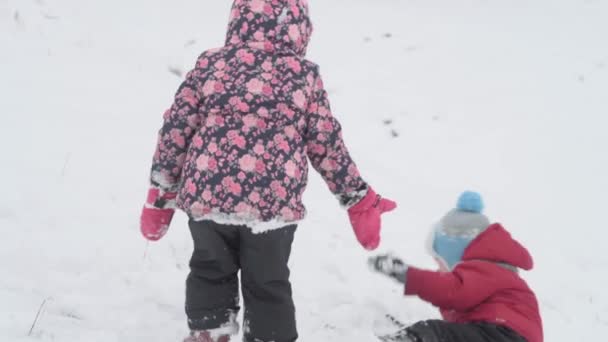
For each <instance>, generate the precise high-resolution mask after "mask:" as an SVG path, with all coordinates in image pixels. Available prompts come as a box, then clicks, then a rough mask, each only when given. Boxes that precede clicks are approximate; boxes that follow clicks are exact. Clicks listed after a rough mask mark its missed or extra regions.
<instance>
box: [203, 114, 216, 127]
mask: <svg viewBox="0 0 608 342" xmlns="http://www.w3.org/2000/svg"><path fill="white" fill-rule="evenodd" d="M205 126H207V127H213V126H215V115H209V116H208V117H207V119H205Z"/></svg>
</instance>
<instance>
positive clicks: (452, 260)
mask: <svg viewBox="0 0 608 342" xmlns="http://www.w3.org/2000/svg"><path fill="white" fill-rule="evenodd" d="M482 212H483V200H482V199H481V195H480V194H478V193H477V192H472V191H465V192H464V193H462V194H461V195H460V197H459V198H458V202H457V204H456V208H454V209H452V210H450V211H449V212H448V213H447V214H446V215H445V216H444V217H443V218H442V219H441V221H439V223H437V225H436V226H435V229H434V231H433V240H432V249H433V253H434V254H435V255H436V256H437V257H439V259H440V260H441V261H442V262H444V263H445V266H447V268H448V269H449V270H452V269H453V268H454V266H456V264H458V263H459V262H460V261H462V256H463V254H464V251H465V249H466V248H467V247H468V246H469V244H470V243H471V241H473V240H474V239H475V238H476V237H477V236H478V235H479V234H480V233H481V232H483V231H484V230H486V228H488V226H490V221H489V220H488V218H487V217H486V216H485V215H483V214H482Z"/></svg>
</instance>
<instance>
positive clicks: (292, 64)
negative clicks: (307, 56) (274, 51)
mask: <svg viewBox="0 0 608 342" xmlns="http://www.w3.org/2000/svg"><path fill="white" fill-rule="evenodd" d="M287 66H288V67H289V68H290V69H291V70H293V71H294V72H298V73H299V72H300V71H302V66H301V65H300V62H298V61H297V60H296V59H295V58H293V57H289V58H287Z"/></svg>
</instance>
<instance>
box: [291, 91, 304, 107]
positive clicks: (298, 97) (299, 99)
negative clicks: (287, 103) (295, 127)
mask: <svg viewBox="0 0 608 342" xmlns="http://www.w3.org/2000/svg"><path fill="white" fill-rule="evenodd" d="M292 96H293V102H294V103H295V104H296V106H298V107H299V108H300V109H305V108H306V96H304V92H303V91H302V90H296V91H295V92H294V93H293V95H292Z"/></svg>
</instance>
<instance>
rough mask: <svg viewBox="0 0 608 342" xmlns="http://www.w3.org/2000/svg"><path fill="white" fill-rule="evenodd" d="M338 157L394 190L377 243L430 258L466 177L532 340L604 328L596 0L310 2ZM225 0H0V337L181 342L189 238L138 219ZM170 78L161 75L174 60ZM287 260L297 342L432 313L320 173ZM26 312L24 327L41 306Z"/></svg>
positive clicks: (601, 43) (607, 48) (603, 107)
mask: <svg viewBox="0 0 608 342" xmlns="http://www.w3.org/2000/svg"><path fill="white" fill-rule="evenodd" d="M310 2H311V7H312V12H313V21H314V22H315V24H316V33H315V36H314V38H313V41H312V43H311V50H310V54H309V56H310V57H311V59H313V60H314V61H316V62H318V63H319V64H320V65H321V67H322V72H323V73H324V78H325V82H326V84H327V86H328V88H329V89H330V92H331V97H332V101H333V107H334V111H335V113H336V116H337V117H338V118H339V119H340V120H341V121H342V123H343V126H344V128H345V134H346V140H347V143H348V144H349V146H350V149H351V152H352V155H353V157H354V158H355V159H356V161H357V162H358V164H359V167H360V169H361V170H362V172H363V173H364V176H365V177H366V179H367V180H368V181H369V182H370V183H371V184H373V185H374V187H375V188H377V190H379V191H380V192H381V193H383V194H385V195H386V196H387V197H392V198H394V199H396V200H397V201H398V202H399V205H400V208H399V210H398V211H396V212H395V213H393V214H391V215H390V216H387V217H386V219H385V224H384V243H383V245H382V247H381V249H382V250H392V251H395V252H397V253H399V254H400V255H402V256H403V257H404V258H406V259H407V260H409V261H410V262H412V263H415V264H417V265H421V266H429V267H430V266H432V261H431V259H430V258H429V257H428V256H427V255H426V253H425V251H424V246H423V244H424V239H425V235H426V233H427V231H428V229H429V227H430V225H431V224H432V223H433V222H434V221H436V220H437V219H439V218H440V217H441V215H443V213H444V212H445V211H447V210H448V209H450V208H451V207H452V205H453V202H454V201H455V199H456V197H457V195H458V194H459V193H460V191H461V190H464V189H476V190H479V191H481V192H482V193H483V194H484V195H485V198H486V202H487V206H488V214H489V215H490V216H491V218H493V219H495V220H496V221H500V222H502V223H504V224H505V225H506V227H507V228H508V229H510V230H511V231H512V232H513V233H514V235H515V236H516V237H517V238H519V239H520V240H521V241H522V242H524V243H525V245H527V246H528V247H529V248H530V250H531V251H532V252H533V254H534V256H535V259H536V262H537V265H536V266H537V267H536V269H535V270H534V271H532V272H530V273H527V274H525V278H526V279H528V280H529V282H530V284H531V285H532V287H533V288H534V289H535V290H536V291H537V294H538V297H539V299H540V302H541V305H542V314H543V319H544V321H545V335H546V339H545V340H546V341H551V342H568V341H572V340H578V341H597V340H601V339H603V338H604V337H605V336H606V335H608V293H607V292H606V288H608V271H607V270H608V253H606V247H605V242H606V240H607V238H608V232H607V230H608V226H607V225H606V220H605V212H606V203H607V202H606V194H607V193H608V177H607V176H606V175H608V152H607V151H606V150H607V149H608V134H607V133H606V130H607V128H608V44H606V42H608V3H607V1H602V0H538V1H499V0H463V1H453V0H412V1H405V0H403V1H398V0H331V1H328V0H325V1H321V0H311V1H310ZM229 6H230V1H228V0H223V1H218V0H213V1H209V0H205V1H201V0H172V1H144V0H129V1H118V0H105V1H94V0H37V1H34V0H2V1H0V112H1V114H0V115H1V117H2V120H1V124H0V156H1V168H0V179H2V181H3V187H2V188H3V190H2V195H0V341H8V342H17V341H19V342H20V341H31V340H34V341H35V340H39V341H62V342H70V341H87V342H95V341H100V342H101V341H103V342H110V341H117V342H118V341H159V342H160V341H179V339H180V338H181V337H183V335H184V334H185V333H186V326H185V315H184V313H183V304H182V303H183V299H184V279H185V276H186V274H187V272H188V270H187V262H188V258H189V254H190V249H191V241H190V237H189V233H188V230H187V226H186V220H185V217H184V216H183V215H180V216H179V217H178V218H177V219H176V220H174V224H173V225H172V227H171V231H170V233H169V235H168V236H167V237H166V238H165V239H164V240H163V241H161V242H160V243H157V244H150V245H149V246H147V245H146V243H145V242H144V240H143V239H142V238H141V237H140V235H139V231H138V218H139V212H140V208H141V204H142V201H143V200H144V196H145V192H146V189H147V177H148V168H149V166H150V161H151V155H152V152H153V149H154V143H155V139H156V131H157V129H158V128H159V127H160V123H161V115H162V113H163V111H164V110H165V109H166V107H167V106H168V105H169V104H170V103H171V100H172V95H173V92H174V91H175V89H176V87H177V85H178V84H179V82H180V78H179V77H177V76H176V75H175V74H174V73H183V72H184V71H186V70H187V69H188V68H190V67H191V66H192V65H193V63H194V60H195V57H196V56H197V55H198V54H199V53H200V51H202V50H204V49H206V48H210V47H214V46H218V45H220V44H221V43H222V41H223V36H224V29H225V26H226V20H227V13H228V8H229ZM170 69H171V70H173V71H170ZM305 201H306V203H307V205H308V208H309V212H310V215H309V218H308V219H307V220H306V221H305V223H303V224H302V225H301V226H300V228H299V231H298V234H297V238H296V243H295V245H294V255H293V259H292V262H291V266H292V270H293V285H294V290H295V300H296V302H297V308H298V319H299V330H300V334H301V340H302V341H307V342H308V341H327V340H332V341H361V342H367V341H374V338H373V335H372V334H371V331H370V326H371V324H372V321H373V320H374V318H375V317H377V316H378V315H379V314H381V313H383V312H392V313H394V314H396V315H397V316H399V317H401V318H403V319H404V320H407V321H414V320H420V319H425V318H430V317H437V312H436V311H435V310H434V309H433V308H432V307H430V306H428V305H427V304H424V303H422V302H421V301H419V300H416V299H404V298H402V297H401V295H400V291H401V289H400V288H399V286H398V285H396V284H392V283H391V282H387V281H386V280H384V279H381V278H379V277H377V276H375V275H372V274H370V273H369V272H368V271H367V270H366V266H365V258H366V256H367V253H366V252H364V251H363V250H362V249H361V248H360V247H359V246H358V245H357V243H356V241H355V239H354V237H353V236H352V232H351V228H350V226H349V224H348V221H347V218H346V215H345V213H344V212H341V211H340V209H339V207H338V204H337V203H336V201H335V199H334V198H333V197H332V196H331V195H330V193H329V191H328V190H327V189H326V188H325V185H324V184H323V183H322V182H321V181H320V179H319V177H318V176H316V175H313V176H312V181H311V184H310V186H309V190H308V192H307V195H306V197H305ZM45 300H46V303H45V305H44V307H43V310H42V314H41V316H40V317H39V319H38V322H37V324H36V326H35V327H34V329H33V331H32V333H31V335H30V336H28V333H29V331H30V328H31V325H32V322H33V321H34V317H35V315H36V312H37V311H38V309H39V307H40V305H41V303H42V302H43V301H45Z"/></svg>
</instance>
